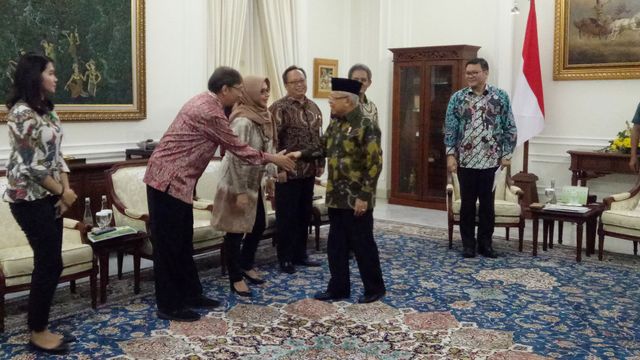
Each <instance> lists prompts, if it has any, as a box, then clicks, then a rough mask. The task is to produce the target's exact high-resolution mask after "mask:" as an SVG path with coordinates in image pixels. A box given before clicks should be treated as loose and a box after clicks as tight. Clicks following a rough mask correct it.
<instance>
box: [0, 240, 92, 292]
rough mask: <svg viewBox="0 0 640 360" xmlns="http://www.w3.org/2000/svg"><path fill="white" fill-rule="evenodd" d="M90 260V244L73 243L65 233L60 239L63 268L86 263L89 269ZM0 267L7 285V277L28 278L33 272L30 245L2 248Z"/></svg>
mask: <svg viewBox="0 0 640 360" xmlns="http://www.w3.org/2000/svg"><path fill="white" fill-rule="evenodd" d="M64 232H65V233H66V232H67V231H66V230H65V231H64ZM76 232H78V231H76ZM92 260H93V250H92V249H91V246H89V245H85V244H82V243H80V244H78V243H74V242H73V241H71V242H68V241H66V234H65V238H64V239H63V241H62V263H63V267H64V268H65V269H66V268H68V267H72V266H75V265H81V264H88V267H87V269H90V268H91V265H92ZM0 267H2V271H3V273H4V275H5V277H6V278H7V285H9V284H8V279H9V278H13V277H20V276H26V275H28V277H29V278H30V277H31V273H32V272H33V250H31V246H29V245H28V244H26V245H23V246H14V247H9V248H3V249H2V251H0ZM71 273H73V272H71Z"/></svg>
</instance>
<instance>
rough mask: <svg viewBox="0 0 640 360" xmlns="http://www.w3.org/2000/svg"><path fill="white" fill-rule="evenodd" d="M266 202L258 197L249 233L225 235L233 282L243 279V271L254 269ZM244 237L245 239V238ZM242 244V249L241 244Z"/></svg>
mask: <svg viewBox="0 0 640 360" xmlns="http://www.w3.org/2000/svg"><path fill="white" fill-rule="evenodd" d="M264 228H265V218H264V204H263V202H262V200H261V199H258V206H257V207H256V221H255V223H253V229H251V233H248V234H238V233H227V234H226V235H225V236H224V244H223V246H224V252H225V255H226V257H227V258H226V259H225V260H226V261H227V271H229V281H231V283H232V284H233V283H234V282H238V281H240V280H242V271H243V270H251V269H253V262H254V260H255V257H256V249H257V248H258V242H259V241H260V237H261V236H262V233H263V232H264ZM243 238H244V239H243ZM241 244H242V249H240V245H241Z"/></svg>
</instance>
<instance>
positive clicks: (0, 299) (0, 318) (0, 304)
mask: <svg viewBox="0 0 640 360" xmlns="http://www.w3.org/2000/svg"><path fill="white" fill-rule="evenodd" d="M3 288H4V286H3ZM3 332H4V290H0V333H3Z"/></svg>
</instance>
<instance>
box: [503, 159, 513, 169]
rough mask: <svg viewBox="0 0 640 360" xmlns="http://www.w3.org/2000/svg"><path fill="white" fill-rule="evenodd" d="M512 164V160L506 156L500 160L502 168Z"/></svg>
mask: <svg viewBox="0 0 640 360" xmlns="http://www.w3.org/2000/svg"><path fill="white" fill-rule="evenodd" d="M510 165H511V160H508V159H505V158H502V159H501V160H500V167H501V168H503V169H504V168H506V167H507V166H510Z"/></svg>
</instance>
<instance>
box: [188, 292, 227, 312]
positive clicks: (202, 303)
mask: <svg viewBox="0 0 640 360" xmlns="http://www.w3.org/2000/svg"><path fill="white" fill-rule="evenodd" d="M186 304H187V306H188V307H191V308H203V309H212V308H216V307H218V306H220V301H218V300H214V299H209V298H208V297H206V296H204V295H200V296H197V297H195V298H191V299H187V301H186Z"/></svg>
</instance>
